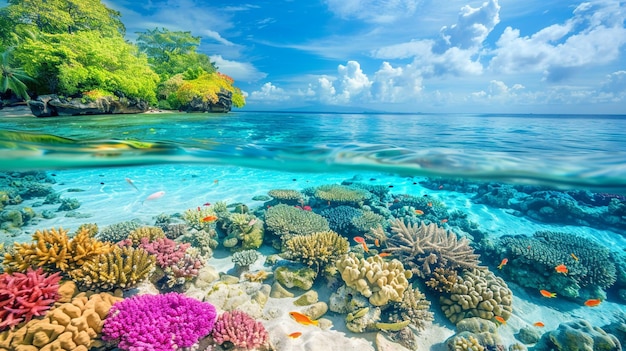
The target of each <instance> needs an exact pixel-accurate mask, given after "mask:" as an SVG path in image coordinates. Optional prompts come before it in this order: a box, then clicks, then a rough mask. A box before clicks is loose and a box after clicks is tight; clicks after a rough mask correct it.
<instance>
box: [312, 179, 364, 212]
mask: <svg viewBox="0 0 626 351" xmlns="http://www.w3.org/2000/svg"><path fill="white" fill-rule="evenodd" d="M313 196H314V197H315V198H316V199H317V200H319V201H320V202H322V203H326V202H330V203H331V204H333V205H348V206H353V207H361V206H363V202H364V201H365V200H366V199H368V198H369V197H370V196H371V194H370V193H369V192H367V191H365V190H363V189H359V188H352V187H349V186H345V185H339V184H326V185H320V186H318V187H317V188H315V192H314V193H313Z"/></svg>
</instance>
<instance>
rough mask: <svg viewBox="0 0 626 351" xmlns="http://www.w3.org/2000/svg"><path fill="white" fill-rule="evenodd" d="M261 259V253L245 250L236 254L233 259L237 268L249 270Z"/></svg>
mask: <svg viewBox="0 0 626 351" xmlns="http://www.w3.org/2000/svg"><path fill="white" fill-rule="evenodd" d="M258 258H259V253H258V252H256V251H254V250H244V251H239V252H235V253H234V254H233V255H232V256H231V259H232V261H233V263H234V264H235V266H237V267H241V268H247V267H249V266H250V265H251V264H253V263H254V262H256V260H257V259H258Z"/></svg>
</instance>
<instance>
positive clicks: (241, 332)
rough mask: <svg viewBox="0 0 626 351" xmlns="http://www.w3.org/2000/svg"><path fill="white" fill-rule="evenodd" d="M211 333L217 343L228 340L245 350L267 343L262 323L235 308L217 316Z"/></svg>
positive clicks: (265, 345) (267, 339)
mask: <svg viewBox="0 0 626 351" xmlns="http://www.w3.org/2000/svg"><path fill="white" fill-rule="evenodd" d="M211 335H212V336H213V340H215V342H216V343H218V344H219V345H222V344H224V343H225V342H230V343H232V344H233V345H234V346H235V347H238V348H243V349H245V350H252V349H256V348H258V347H261V346H263V347H267V346H268V344H269V336H268V334H267V331H266V330H265V327H263V324H261V322H257V321H255V320H254V318H252V317H250V316H249V315H248V314H246V313H245V312H242V311H237V310H235V311H232V312H224V313H222V314H221V315H220V316H219V317H218V318H217V322H215V328H214V329H213V333H212V334H211Z"/></svg>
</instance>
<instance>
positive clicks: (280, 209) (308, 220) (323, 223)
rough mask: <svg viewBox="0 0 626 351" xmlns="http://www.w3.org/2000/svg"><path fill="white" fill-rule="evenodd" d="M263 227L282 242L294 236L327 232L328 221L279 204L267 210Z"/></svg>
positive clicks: (314, 214)
mask: <svg viewBox="0 0 626 351" xmlns="http://www.w3.org/2000/svg"><path fill="white" fill-rule="evenodd" d="M265 225H266V227H267V231H268V233H271V234H273V235H276V236H278V237H280V238H281V239H282V240H283V241H286V240H288V239H290V238H291V237H292V236H294V235H307V234H311V233H316V232H323V231H328V230H329V229H330V228H329V227H328V221H327V220H326V219H325V218H324V217H322V216H320V215H318V214H317V213H314V212H312V211H304V210H301V209H299V208H296V207H293V206H288V205H285V204H280V205H276V206H272V207H270V208H269V209H267V212H266V213H265Z"/></svg>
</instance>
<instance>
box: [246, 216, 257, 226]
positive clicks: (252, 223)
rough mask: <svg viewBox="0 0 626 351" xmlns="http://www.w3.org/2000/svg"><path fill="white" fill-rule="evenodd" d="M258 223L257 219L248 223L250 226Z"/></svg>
mask: <svg viewBox="0 0 626 351" xmlns="http://www.w3.org/2000/svg"><path fill="white" fill-rule="evenodd" d="M256 221H257V219H256V218H252V219H251V220H250V222H248V226H253V225H254V224H255V223H256Z"/></svg>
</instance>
